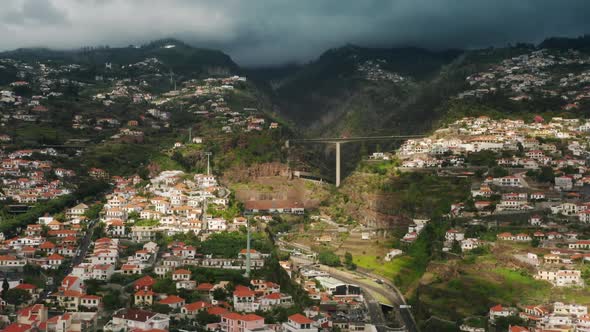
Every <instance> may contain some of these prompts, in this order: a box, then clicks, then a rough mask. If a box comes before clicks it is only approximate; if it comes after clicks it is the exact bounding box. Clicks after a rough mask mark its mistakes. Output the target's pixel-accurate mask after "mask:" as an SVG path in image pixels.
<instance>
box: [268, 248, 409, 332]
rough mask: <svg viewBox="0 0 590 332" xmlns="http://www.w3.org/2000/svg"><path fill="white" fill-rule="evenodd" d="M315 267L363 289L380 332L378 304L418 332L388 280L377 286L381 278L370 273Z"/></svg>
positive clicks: (382, 319)
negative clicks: (392, 311)
mask: <svg viewBox="0 0 590 332" xmlns="http://www.w3.org/2000/svg"><path fill="white" fill-rule="evenodd" d="M276 243H277V244H278V245H279V247H284V246H290V247H294V248H296V249H298V250H300V251H302V252H304V253H313V252H312V251H311V249H310V248H309V247H307V246H304V245H298V244H293V243H287V242H285V241H283V240H282V239H280V238H279V239H277V240H276ZM291 258H292V260H293V262H294V263H298V264H300V265H310V264H315V262H314V261H313V260H310V259H309V258H305V257H303V256H292V257H291ZM315 266H318V269H320V270H322V271H325V272H328V273H329V274H330V275H331V276H333V277H334V278H337V279H340V280H342V281H344V282H347V283H351V284H356V285H358V286H360V287H361V288H362V289H363V293H364V295H365V296H366V299H367V307H368V308H367V309H368V311H369V316H370V318H371V322H372V323H373V324H375V326H377V327H378V329H379V330H380V331H381V330H386V324H385V323H386V319H385V317H384V315H383V310H382V309H381V305H380V303H383V304H385V305H390V306H392V307H393V308H394V309H395V310H398V311H399V316H400V318H401V320H402V323H403V324H404V326H405V327H406V330H407V331H409V332H418V331H419V330H418V326H417V324H416V320H415V319H414V316H413V314H412V311H411V310H410V309H409V308H406V307H404V308H400V305H406V304H407V303H406V300H405V298H404V297H403V295H402V294H401V292H400V291H399V290H398V289H397V287H395V285H394V284H393V283H392V282H390V281H389V280H382V284H379V283H377V282H375V280H376V279H379V280H381V278H382V277H380V276H377V275H373V274H370V273H365V272H361V271H354V272H352V271H343V270H338V269H335V268H332V267H329V266H325V265H321V264H316V265H315Z"/></svg>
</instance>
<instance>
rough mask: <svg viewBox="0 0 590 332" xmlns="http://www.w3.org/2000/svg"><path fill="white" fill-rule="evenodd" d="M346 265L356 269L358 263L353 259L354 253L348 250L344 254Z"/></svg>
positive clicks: (348, 267) (350, 268)
mask: <svg viewBox="0 0 590 332" xmlns="http://www.w3.org/2000/svg"><path fill="white" fill-rule="evenodd" d="M344 266H346V268H347V269H349V270H356V264H355V263H354V262H353V260H352V254H351V253H349V252H348V251H347V252H346V253H345V254H344Z"/></svg>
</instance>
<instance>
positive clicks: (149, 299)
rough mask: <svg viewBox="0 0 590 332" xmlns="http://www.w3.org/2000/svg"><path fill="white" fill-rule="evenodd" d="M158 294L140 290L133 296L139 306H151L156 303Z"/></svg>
mask: <svg viewBox="0 0 590 332" xmlns="http://www.w3.org/2000/svg"><path fill="white" fill-rule="evenodd" d="M154 296H156V293H154V292H152V291H151V290H146V289H140V290H138V291H137V292H135V294H134V295H133V299H134V303H135V305H137V306H151V305H152V304H153V303H154Z"/></svg>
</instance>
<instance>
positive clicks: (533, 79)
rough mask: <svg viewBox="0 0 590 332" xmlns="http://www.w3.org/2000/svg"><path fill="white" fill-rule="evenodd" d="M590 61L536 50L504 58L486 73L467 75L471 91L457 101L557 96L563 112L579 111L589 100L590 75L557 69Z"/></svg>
mask: <svg viewBox="0 0 590 332" xmlns="http://www.w3.org/2000/svg"><path fill="white" fill-rule="evenodd" d="M589 62H590V59H589V58H588V56H587V55H585V54H584V53H581V52H578V51H575V50H568V51H567V52H554V51H551V50H547V49H541V50H535V51H532V52H530V53H527V54H522V55H519V56H515V57H512V58H509V59H504V60H502V61H501V63H499V64H497V65H493V66H491V68H490V69H489V70H487V71H483V72H478V73H476V74H473V75H470V76H468V77H467V78H466V82H467V83H468V85H469V86H470V87H471V89H469V90H466V91H464V92H461V93H460V94H459V95H458V98H460V99H463V98H471V97H478V98H481V97H483V96H486V95H488V94H494V93H506V94H507V95H508V96H509V98H510V99H511V100H513V101H522V100H530V99H534V98H540V97H541V98H542V97H558V98H560V99H562V100H564V101H566V104H565V105H564V106H563V109H564V110H576V109H578V108H579V107H580V103H581V102H583V101H584V100H585V99H587V98H589V97H590V95H589V94H588V82H589V78H590V76H589V74H590V72H588V71H587V70H583V71H581V72H579V73H574V72H567V73H562V72H560V71H559V70H558V69H557V68H571V67H574V66H583V65H587V64H588V63H589Z"/></svg>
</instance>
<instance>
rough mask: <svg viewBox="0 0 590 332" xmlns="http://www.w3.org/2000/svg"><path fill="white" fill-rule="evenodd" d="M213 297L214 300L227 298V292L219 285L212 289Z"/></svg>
mask: <svg viewBox="0 0 590 332" xmlns="http://www.w3.org/2000/svg"><path fill="white" fill-rule="evenodd" d="M213 299H214V300H216V301H225V299H227V292H226V291H225V289H223V288H221V287H219V288H215V289H214V290H213Z"/></svg>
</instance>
